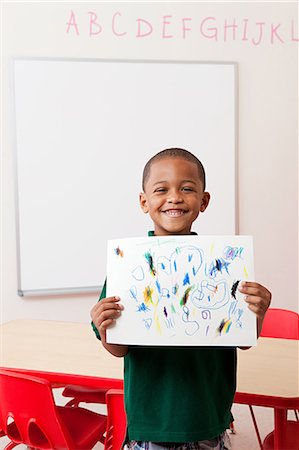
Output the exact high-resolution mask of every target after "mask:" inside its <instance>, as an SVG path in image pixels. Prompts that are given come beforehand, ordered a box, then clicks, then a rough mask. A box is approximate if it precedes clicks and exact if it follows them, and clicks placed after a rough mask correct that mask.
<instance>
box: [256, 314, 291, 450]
mask: <svg viewBox="0 0 299 450" xmlns="http://www.w3.org/2000/svg"><path fill="white" fill-rule="evenodd" d="M260 336H261V337H266V338H267V337H268V338H277V339H294V340H299V314H298V313H296V312H295V311H289V310H287V309H280V308H269V309H268V311H267V313H266V315H265V318H264V322H263V328H262V331H261V334H260ZM249 409H250V414H251V417H252V420H253V424H254V428H255V431H256V435H257V438H258V441H259V445H260V448H261V450H266V449H267V450H270V449H271V450H272V449H273V448H274V433H273V431H272V432H271V433H269V434H268V435H267V436H266V438H265V439H264V442H262V440H261V437H260V433H259V429H258V426H257V422H256V418H255V415H254V412H253V407H252V405H249ZM294 413H295V416H296V419H297V421H298V413H297V411H294ZM287 438H288V441H289V448H290V449H299V445H298V444H299V422H295V421H287ZM284 450H287V449H284Z"/></svg>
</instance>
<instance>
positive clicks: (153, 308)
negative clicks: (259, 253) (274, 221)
mask: <svg viewBox="0 0 299 450" xmlns="http://www.w3.org/2000/svg"><path fill="white" fill-rule="evenodd" d="M253 279H254V274H253V249H252V239H251V237H249V236H161V237H149V238H132V239H119V240H113V241H108V270H107V297H109V296H111V295H118V296H119V297H120V298H121V303H122V304H123V305H124V311H123V312H122V315H121V317H120V318H119V319H118V320H117V322H116V325H115V326H114V327H112V328H110V329H109V330H108V332H107V340H108V342H111V343H119V344H131V345H163V346H168V345H185V346H194V345H197V346H203V345H204V346H207V345H213V346H242V345H244V346H247V345H255V343H256V318H255V315H254V314H253V313H252V312H251V311H250V310H249V309H248V307H247V303H245V301H244V299H243V295H242V294H241V293H240V292H239V291H238V284H239V283H240V281H242V280H251V281H252V280H253Z"/></svg>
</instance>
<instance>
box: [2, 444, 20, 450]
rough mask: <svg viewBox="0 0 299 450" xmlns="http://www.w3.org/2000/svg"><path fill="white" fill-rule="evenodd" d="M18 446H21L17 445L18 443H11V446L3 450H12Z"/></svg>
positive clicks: (8, 445)
mask: <svg viewBox="0 0 299 450" xmlns="http://www.w3.org/2000/svg"><path fill="white" fill-rule="evenodd" d="M17 445H20V444H17V443H16V442H9V444H7V445H6V447H4V449H3V450H11V449H12V448H14V447H16V446H17Z"/></svg>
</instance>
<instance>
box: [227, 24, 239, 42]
mask: <svg viewBox="0 0 299 450" xmlns="http://www.w3.org/2000/svg"><path fill="white" fill-rule="evenodd" d="M227 28H232V29H233V41H235V40H236V28H238V25H236V19H234V21H233V24H232V25H227V22H226V20H225V22H224V42H226V30H227Z"/></svg>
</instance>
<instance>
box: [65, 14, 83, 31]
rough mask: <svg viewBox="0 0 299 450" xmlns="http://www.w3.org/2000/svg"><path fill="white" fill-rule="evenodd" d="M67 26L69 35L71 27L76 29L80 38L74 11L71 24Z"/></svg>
mask: <svg viewBox="0 0 299 450" xmlns="http://www.w3.org/2000/svg"><path fill="white" fill-rule="evenodd" d="M66 24H67V28H66V32H67V33H69V32H70V28H71V27H75V30H76V34H77V36H79V34H80V33H79V29H78V25H77V23H76V18H75V14H74V12H73V11H71V17H70V20H69V22H67V23H66Z"/></svg>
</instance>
